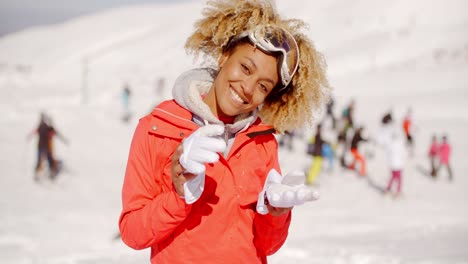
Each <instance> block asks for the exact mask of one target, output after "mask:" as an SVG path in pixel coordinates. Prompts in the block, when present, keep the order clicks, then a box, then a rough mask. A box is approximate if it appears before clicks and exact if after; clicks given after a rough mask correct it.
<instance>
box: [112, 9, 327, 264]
mask: <svg viewBox="0 0 468 264" xmlns="http://www.w3.org/2000/svg"><path fill="white" fill-rule="evenodd" d="M203 14H204V17H203V18H202V19H201V20H199V21H198V22H197V23H196V24H195V32H194V33H193V34H192V35H191V36H190V37H189V38H188V40H187V42H186V44H185V48H186V49H187V50H188V51H189V52H192V53H194V54H195V55H200V54H203V55H205V57H208V58H211V59H214V60H215V61H217V65H215V66H213V68H199V69H194V70H190V71H187V72H185V73H183V74H182V75H180V76H179V77H178V78H177V80H176V81H175V84H174V87H173V90H172V94H173V97H174V98H173V99H172V100H167V101H164V102H162V103H161V104H159V105H158V106H157V107H156V108H155V109H154V110H153V111H152V113H150V114H148V115H147V116H144V117H143V118H141V119H140V121H139V123H138V125H137V127H136V130H135V133H134V136H133V140H132V143H131V146H130V153H129V157H128V162H127V168H126V172H125V179H124V183H123V187H122V207H123V208H122V212H121V214H120V218H119V228H120V233H121V237H122V240H123V241H124V242H125V243H126V244H127V245H128V246H130V247H131V248H134V249H144V248H151V257H150V259H151V263H173V264H177V263H267V256H269V255H271V254H273V253H275V252H276V251H277V250H278V249H279V248H280V247H281V246H282V245H283V243H284V242H285V240H286V238H287V235H288V229H289V225H290V223H291V217H292V213H291V209H292V208H293V207H294V206H297V205H301V204H303V203H304V202H307V201H312V200H315V199H317V198H318V195H317V193H316V192H314V190H312V189H310V187H307V186H305V185H304V180H305V175H304V173H303V172H300V173H299V172H297V171H294V170H293V171H291V172H288V173H285V175H284V176H282V171H281V168H280V166H279V161H278V143H277V141H276V138H275V136H274V133H282V132H284V131H287V130H293V129H295V128H300V127H302V126H304V125H307V124H311V123H312V121H313V120H312V117H313V115H314V114H315V112H316V111H318V110H320V108H321V106H322V103H323V102H324V101H325V99H326V95H327V94H328V90H329V86H328V82H327V78H326V74H325V63H324V59H323V57H322V55H321V54H320V53H319V52H318V51H317V50H316V49H315V48H314V46H313V44H312V41H311V40H309V39H308V38H307V37H306V35H304V34H303V33H301V31H300V28H301V26H303V25H302V24H301V22H300V21H299V20H286V19H282V18H281V17H280V16H279V14H278V13H277V11H276V9H275V8H274V6H272V4H271V3H270V2H269V1H210V2H208V8H207V9H205V11H204V13H203Z"/></svg>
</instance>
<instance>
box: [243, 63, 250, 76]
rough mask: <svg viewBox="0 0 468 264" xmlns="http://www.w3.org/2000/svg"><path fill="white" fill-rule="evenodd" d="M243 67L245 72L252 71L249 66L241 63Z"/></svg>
mask: <svg viewBox="0 0 468 264" xmlns="http://www.w3.org/2000/svg"><path fill="white" fill-rule="evenodd" d="M241 67H242V70H243V71H244V72H245V73H247V74H248V73H250V70H249V67H247V66H246V65H245V64H241Z"/></svg>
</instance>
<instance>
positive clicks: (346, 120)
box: [337, 100, 355, 168]
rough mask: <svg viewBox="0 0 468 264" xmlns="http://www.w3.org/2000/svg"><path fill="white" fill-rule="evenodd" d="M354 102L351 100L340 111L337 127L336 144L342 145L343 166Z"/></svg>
mask: <svg viewBox="0 0 468 264" xmlns="http://www.w3.org/2000/svg"><path fill="white" fill-rule="evenodd" d="M354 104H355V102H354V100H351V102H350V103H349V105H348V106H347V107H345V108H344V109H343V111H342V112H341V120H340V128H339V129H338V131H339V132H338V137H337V145H338V146H339V145H342V153H341V156H340V164H341V166H342V167H343V168H346V167H347V164H346V152H347V149H348V146H349V142H348V134H349V133H350V131H352V130H353V128H354V117H353V116H354Z"/></svg>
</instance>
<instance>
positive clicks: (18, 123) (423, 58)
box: [0, 0, 468, 264]
mask: <svg viewBox="0 0 468 264" xmlns="http://www.w3.org/2000/svg"><path fill="white" fill-rule="evenodd" d="M202 7H203V2H201V1H193V2H188V3H183V4H167V5H141V6H129V7H125V8H118V9H113V10H108V11H105V12H101V13H96V14H93V15H89V16H83V17H79V18H76V19H73V20H70V21H68V22H66V23H64V24H59V25H54V26H47V27H37V28H31V29H28V30H24V31H21V32H17V33H15V34H10V35H7V36H5V37H4V38H0V111H1V112H2V115H1V117H0V127H1V130H0V145H1V150H0V169H1V172H2V173H1V174H2V176H1V177H0V260H1V261H0V262H2V263H70V264H77V263H80V264H81V263H147V262H148V258H149V256H148V254H149V252H148V251H147V250H144V251H140V252H138V251H134V250H131V249H129V248H127V247H126V246H125V245H123V244H122V243H121V242H120V241H118V240H113V237H114V236H115V234H116V232H117V221H118V215H119V213H120V188H121V185H122V180H123V175H124V169H125V165H126V158H127V154H128V148H129V144H130V140H131V136H132V133H133V129H134V127H135V125H136V122H137V118H138V117H140V116H142V115H144V114H145V113H147V112H148V111H149V110H150V109H151V108H152V106H154V105H155V104H156V103H157V102H159V101H160V100H163V99H165V98H169V97H170V88H171V86H172V81H173V80H174V79H175V78H176V77H177V75H178V74H179V73H180V72H181V71H183V70H185V69H188V68H192V67H195V66H197V65H198V63H199V62H194V61H193V58H191V57H189V56H187V55H186V54H185V51H184V50H183V45H184V42H185V39H186V37H187V36H188V34H189V33H190V31H191V30H192V26H193V22H194V21H195V20H196V19H198V18H199V17H200V11H201V9H202ZM277 7H278V9H279V10H281V11H280V12H281V13H282V14H283V15H284V16H286V17H299V18H302V19H304V20H305V21H307V22H308V23H309V25H310V31H309V32H308V34H309V36H310V37H311V38H312V39H313V40H314V41H315V43H316V45H317V47H318V48H319V49H320V50H322V51H323V53H324V54H325V56H326V58H327V61H328V64H329V74H330V81H331V84H332V86H333V87H334V95H335V96H336V98H337V108H336V113H337V114H338V113H339V112H340V111H341V107H342V106H343V105H344V104H346V103H348V102H349V101H350V100H351V99H352V98H354V99H355V100H356V104H357V105H356V119H357V122H358V124H363V125H365V126H366V127H367V128H368V132H369V134H370V135H371V136H375V133H376V132H377V128H378V122H379V120H380V118H381V115H382V114H383V112H385V111H387V110H389V109H392V110H393V112H394V114H395V117H396V120H397V122H401V119H402V116H403V114H404V112H405V111H406V110H407V108H408V107H412V109H413V112H414V118H415V122H416V124H417V127H418V128H417V130H416V134H415V141H416V149H415V154H414V156H413V157H412V158H411V159H410V160H408V165H407V168H406V170H405V172H404V176H403V190H404V197H403V198H402V199H398V200H394V199H391V198H389V197H382V196H381V195H380V194H379V193H378V191H377V189H376V186H377V187H382V186H384V185H385V184H386V181H387V180H388V172H387V167H386V164H385V159H384V156H383V152H382V150H380V149H374V148H373V146H372V145H370V146H368V148H369V149H373V151H374V152H375V157H374V159H372V160H370V161H369V172H370V180H367V179H360V178H356V177H355V176H354V175H353V174H350V173H349V172H347V171H342V170H341V169H340V168H338V167H335V169H334V170H333V172H332V173H323V174H322V175H321V176H320V178H319V183H320V185H319V187H318V188H319V189H320V191H321V194H322V198H321V199H320V200H319V201H317V202H315V203H311V204H307V205H304V206H301V207H297V208H295V209H294V216H293V224H292V227H291V230H290V236H289V238H288V240H287V242H286V244H285V246H284V247H283V248H282V249H281V250H280V251H279V252H278V253H276V254H275V255H273V256H272V257H270V262H271V263H289V262H296V263H337V264H341V263H353V264H354V263H356V264H357V263H376V264H377V263H417V264H419V263H421V264H422V263H425V264H439V263H468V253H467V251H466V249H465V247H466V244H467V243H468V213H467V211H466V209H465V207H466V205H465V203H466V201H468V195H467V194H466V191H465V186H467V184H468V177H466V173H465V171H466V170H467V169H468V165H467V164H466V163H465V162H464V158H465V156H466V155H467V154H468V151H467V149H468V140H467V139H466V134H467V132H468V131H467V127H468V114H467V113H468V105H467V104H466V101H467V99H468V74H467V73H468V34H466V29H467V28H468V11H467V10H468V2H466V1H463V0H430V1H422V0H412V1H403V0H392V1H388V0H387V1H383V0H374V1H371V0H347V1H345V0H316V1H299V0H288V1H286V0H281V1H280V0H278V1H277ZM174 14H178V15H177V16H176V17H180V19H179V18H178V19H177V20H175V19H174V17H175V16H174ZM160 78H164V79H165V84H166V85H165V87H166V89H165V90H164V91H163V92H162V93H159V92H157V91H156V84H157V81H158V80H159V79H160ZM125 82H128V83H129V84H130V86H131V88H132V91H133V95H134V97H133V98H132V104H131V108H132V111H133V113H134V116H133V119H132V120H131V121H130V122H129V123H122V122H121V120H120V115H121V106H120V97H119V96H120V92H121V89H122V86H123V84H124V83H125ZM42 110H45V111H47V112H48V113H49V114H50V115H51V116H52V118H53V121H54V124H55V126H56V127H57V128H58V129H59V131H60V132H62V134H63V135H64V136H65V137H67V138H68V139H69V141H70V145H68V146H66V145H65V144H62V143H61V142H60V141H57V142H56V146H55V147H56V151H57V154H58V155H59V157H61V158H62V159H63V160H64V162H65V165H66V169H67V171H66V172H65V173H64V174H63V175H62V177H61V178H59V179H58V181H57V182H56V184H51V183H47V182H44V183H42V184H35V183H34V182H33V180H32V175H33V173H32V172H33V167H34V162H35V158H36V157H35V142H32V141H26V136H27V134H28V133H29V132H30V131H31V130H32V129H33V128H34V127H35V125H36V123H37V122H38V118H39V111H42ZM309 132H310V131H306V136H305V137H304V138H296V139H295V142H294V143H295V148H294V150H293V151H289V150H286V149H281V150H280V156H281V164H282V166H283V171H288V170H292V169H295V168H298V167H299V168H300V169H307V167H308V166H309V165H310V162H311V161H310V157H308V156H306V155H305V154H304V153H305V142H306V141H307V139H308V138H307V136H308V135H309V134H308V133H309ZM433 134H436V135H438V136H439V135H442V134H447V135H449V140H450V141H451V142H452V144H453V160H452V166H453V170H454V175H455V181H454V182H452V183H450V182H448V181H447V179H446V176H445V174H442V177H441V178H440V179H438V180H437V181H433V180H431V179H428V178H427V177H425V176H423V175H422V174H421V173H420V168H421V167H423V168H427V167H428V160H427V158H426V151H427V148H428V144H429V141H430V136H432V135H433Z"/></svg>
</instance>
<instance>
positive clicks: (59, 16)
mask: <svg viewBox="0 0 468 264" xmlns="http://www.w3.org/2000/svg"><path fill="white" fill-rule="evenodd" d="M182 1H193V0H73V1H72V0H0V37H2V36H4V35H5V34H8V33H12V32H16V31H19V30H22V29H25V28H28V27H31V26H36V25H47V24H54V23H60V22H63V21H65V20H68V19H70V18H73V17H76V16H80V15H83V14H87V13H93V12H96V11H100V10H103V9H107V8H113V7H118V6H124V5H131V4H140V3H163V2H166V3H174V2H182Z"/></svg>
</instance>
